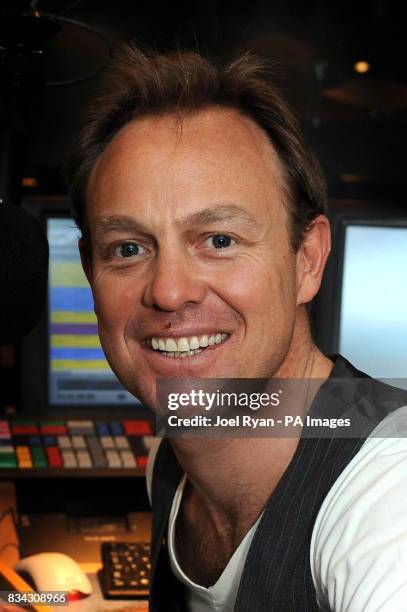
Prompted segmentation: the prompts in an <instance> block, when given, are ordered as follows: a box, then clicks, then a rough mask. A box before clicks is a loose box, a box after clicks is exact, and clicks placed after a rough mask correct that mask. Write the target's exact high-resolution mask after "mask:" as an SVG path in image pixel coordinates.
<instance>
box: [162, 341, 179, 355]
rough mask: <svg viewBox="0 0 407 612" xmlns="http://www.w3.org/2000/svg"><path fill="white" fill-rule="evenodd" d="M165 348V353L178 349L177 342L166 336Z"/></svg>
mask: <svg viewBox="0 0 407 612" xmlns="http://www.w3.org/2000/svg"><path fill="white" fill-rule="evenodd" d="M165 350H166V351H167V353H170V352H173V351H177V350H178V347H177V343H176V342H175V340H173V338H167V342H166V343H165Z"/></svg>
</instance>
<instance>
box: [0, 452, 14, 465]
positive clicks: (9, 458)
mask: <svg viewBox="0 0 407 612" xmlns="http://www.w3.org/2000/svg"><path fill="white" fill-rule="evenodd" d="M15 467H17V460H16V456H15V453H1V454H0V468H15Z"/></svg>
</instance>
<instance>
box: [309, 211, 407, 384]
mask: <svg viewBox="0 0 407 612" xmlns="http://www.w3.org/2000/svg"><path fill="white" fill-rule="evenodd" d="M330 217H331V223H332V230H333V249H332V254H331V256H330V261H329V264H328V266H327V270H326V275H325V278H324V281H323V285H322V287H321V291H320V295H319V296H318V298H317V299H316V300H315V305H314V310H313V315H314V317H313V318H314V326H315V335H316V339H317V341H318V343H319V345H320V346H321V348H322V350H323V351H324V352H326V353H328V354H329V353H338V352H339V353H341V354H342V355H343V356H344V357H346V358H347V359H349V361H351V362H352V363H353V364H354V365H355V366H356V367H357V368H359V369H360V370H362V371H364V372H366V373H367V374H369V375H371V376H374V377H376V378H391V379H406V382H405V384H403V382H402V381H398V385H397V386H401V385H403V386H407V209H403V208H402V207H400V206H399V205H395V204H388V203H387V204H386V203H370V202H333V203H332V205H331V212H330Z"/></svg>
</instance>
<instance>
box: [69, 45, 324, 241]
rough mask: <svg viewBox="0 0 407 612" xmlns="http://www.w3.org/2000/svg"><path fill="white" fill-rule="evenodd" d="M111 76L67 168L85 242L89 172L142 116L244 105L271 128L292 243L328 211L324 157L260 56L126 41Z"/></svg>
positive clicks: (244, 109) (265, 127) (256, 119)
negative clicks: (152, 48) (211, 55)
mask: <svg viewBox="0 0 407 612" xmlns="http://www.w3.org/2000/svg"><path fill="white" fill-rule="evenodd" d="M107 77H108V78H107V82H106V84H105V87H104V90H103V92H102V94H101V95H100V96H99V98H97V99H96V100H95V101H94V102H93V105H92V107H91V109H90V116H89V119H90V121H89V123H88V125H87V126H86V128H85V129H84V130H83V132H82V133H81V135H80V138H79V142H78V143H77V146H76V148H75V151H74V153H73V155H72V156H71V159H70V161H69V163H68V167H67V170H68V172H67V179H68V185H69V191H70V196H71V204H72V211H73V215H74V218H75V221H76V223H77V225H78V227H79V229H80V230H81V232H82V236H83V237H84V238H85V240H86V241H88V240H89V236H88V231H87V222H86V190H87V185H88V180H89V176H90V174H91V172H92V169H93V167H94V165H95V163H96V161H97V159H98V157H99V156H100V155H101V154H102V153H103V151H104V149H105V148H106V146H107V145H108V143H109V142H110V141H111V140H112V139H113V138H114V136H115V134H116V133H117V132H118V131H119V130H120V129H121V128H122V127H123V126H124V125H126V124H127V123H129V122H130V121H132V120H133V119H135V118H137V117H145V116H149V115H150V116H152V115H166V114H174V115H177V116H179V117H180V118H182V117H183V116H185V115H186V114H188V113H192V112H197V111H199V110H203V109H206V108H209V107H212V106H224V107H225V108H231V109H235V110H238V111H239V112H241V113H242V114H244V115H245V116H247V117H249V118H251V119H252V120H253V121H254V122H255V123H257V125H259V126H260V127H261V128H262V129H263V130H264V131H265V132H266V133H267V135H268V137H269V139H270V142H271V143H272V145H273V146H274V148H275V150H276V152H277V155H278V156H279V159H280V161H281V163H282V166H283V168H284V170H285V175H286V181H287V188H288V202H287V205H288V209H289V213H290V219H291V227H290V232H291V242H292V246H293V248H294V250H297V249H298V248H299V246H300V244H301V242H302V240H303V237H304V233H305V231H306V230H307V228H308V226H309V225H310V223H311V222H312V220H313V219H314V218H315V217H316V216H317V215H319V214H320V213H325V212H326V189H325V181H324V179H323V176H322V173H321V170H320V167H319V164H318V162H317V160H316V158H315V157H314V155H313V153H312V152H311V151H310V150H309V149H308V148H307V147H306V146H305V144H304V141H303V138H302V134H301V130H300V128H299V123H298V121H297V119H296V118H295V116H294V115H293V113H292V112H291V110H290V108H289V106H288V105H287V103H286V102H285V100H284V99H283V97H282V96H281V94H280V93H279V92H278V90H277V88H276V87H275V86H274V85H273V84H272V83H271V82H270V80H269V77H268V69H267V65H266V64H265V63H264V62H263V61H262V60H260V59H259V58H256V57H254V56H253V55H251V54H245V55H243V56H241V57H239V58H238V59H236V60H234V61H232V62H230V63H228V64H226V65H222V66H221V65H217V64H215V63H213V62H211V61H209V60H208V59H205V58H204V57H202V56H201V55H199V54H198V53H194V52H182V51H177V52H171V53H166V54H162V53H153V52H145V51H143V52H142V51H140V50H139V49H137V48H136V47H134V46H132V45H123V46H122V47H121V48H120V49H119V50H118V52H117V53H116V54H115V58H114V60H113V62H112V64H111V66H110V69H109V71H108V74H107Z"/></svg>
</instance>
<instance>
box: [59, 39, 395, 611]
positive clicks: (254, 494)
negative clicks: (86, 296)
mask: <svg viewBox="0 0 407 612" xmlns="http://www.w3.org/2000/svg"><path fill="white" fill-rule="evenodd" d="M69 174H70V178H69V180H70V186H71V196H72V202H73V209H74V213H75V217H76V220H77V223H78V226H79V227H80V229H81V231H82V238H81V240H80V243H79V246H80V251H81V257H82V263H83V267H84V270H85V273H86V275H87V278H88V280H89V283H90V285H91V288H92V291H93V296H94V302H95V312H96V314H97V318H98V324H99V334H100V338H101V342H102V346H103V349H104V351H105V353H106V356H107V359H108V361H109V363H110V365H111V367H112V369H113V370H114V372H115V373H116V374H117V376H118V377H119V378H120V380H121V381H122V383H123V384H124V385H125V386H126V387H127V388H128V389H129V390H130V391H131V392H133V393H134V394H135V395H136V396H137V397H139V398H140V399H142V400H143V402H144V403H145V404H146V405H148V406H149V407H151V408H152V409H153V410H155V409H156V404H157V397H156V381H157V379H158V378H207V379H208V378H220V377H222V378H228V379H234V378H277V377H279V378H288V379H318V380H319V381H320V383H322V382H323V381H325V380H327V379H328V380H334V379H339V377H342V378H344V379H347V380H353V379H355V380H356V378H357V376H358V375H359V374H360V373H358V372H357V371H356V370H354V369H353V368H352V366H351V365H350V364H348V363H347V362H346V361H345V360H343V359H342V358H336V359H334V360H330V359H328V358H327V357H325V356H324V355H323V354H322V353H321V352H320V351H319V350H318V349H317V347H316V346H315V344H314V343H313V340H312V336H311V332H310V324H309V320H308V315H307V310H306V305H307V304H308V303H309V302H310V301H311V300H312V298H313V297H314V296H315V294H316V293H317V291H318V288H319V285H320V282H321V277H322V273H323V269H324V265H325V262H326V258H327V256H328V254H329V250H330V232H329V224H328V221H327V218H326V216H325V212H326V201H325V190H324V181H323V179H322V176H321V174H320V171H319V167H318V165H317V163H316V162H315V160H314V158H313V156H312V154H311V153H310V152H309V151H308V150H307V149H306V147H305V146H304V144H303V141H302V138H301V135H300V132H299V129H298V126H297V123H296V121H295V119H294V117H293V116H292V114H291V112H290V111H289V109H288V108H287V106H286V104H285V103H284V101H283V100H282V98H281V97H280V95H279V94H278V92H277V91H276V89H275V88H274V87H273V86H272V85H271V84H270V83H269V82H268V81H267V79H266V78H265V75H264V71H263V69H262V67H261V65H260V64H259V62H258V61H257V60H255V59H253V58H251V57H248V56H245V57H243V58H240V59H239V60H237V61H235V62H233V63H232V64H230V65H228V66H226V67H217V66H215V65H213V64H211V63H209V62H208V61H206V60H205V59H203V58H202V57H200V56H199V55H197V54H192V53H177V54H169V55H154V54H152V55H146V54H142V53H140V52H139V51H138V50H136V49H133V48H131V47H127V48H125V49H124V50H123V51H122V52H121V53H119V54H118V56H117V59H116V62H115V64H114V65H113V67H112V69H111V73H110V89H109V90H108V93H105V94H104V96H103V97H102V98H100V99H99V100H98V101H97V102H96V103H95V105H94V112H93V115H92V118H91V121H90V123H89V126H88V127H87V128H86V130H85V131H84V133H83V135H82V137H81V141H80V143H79V147H78V149H77V152H76V154H75V156H74V157H73V158H72V162H71V166H70V173H69ZM361 376H362V375H361ZM373 382H374V381H373ZM376 385H377V386H375V387H374V388H373V389H370V388H364V389H363V391H361V390H360V389H359V388H358V389H356V391H355V388H352V389H351V390H349V388H348V387H346V385H345V387H346V388H345V387H344V388H343V389H342V387H340V388H341V393H340V397H339V398H338V396H334V395H332V396H330V395H329V393H328V391H327V388H326V385H322V387H321V389H320V391H319V392H318V393H317V396H316V398H315V399H314V402H313V404H312V410H313V411H314V412H315V413H316V414H317V413H318V411H319V413H322V414H327V415H328V416H331V417H332V416H334V417H335V416H336V417H341V416H343V415H344V414H345V413H346V414H348V411H349V409H350V407H351V408H352V409H353V410H354V411H355V413H357V414H358V415H359V413H360V411H362V412H363V410H364V411H365V412H364V413H363V416H364V417H366V419H367V420H368V421H369V426H367V427H366V428H365V431H366V434H368V433H369V432H370V431H371V430H372V429H373V426H374V424H376V423H377V422H378V421H380V420H381V419H382V418H384V417H385V416H386V414H387V412H389V411H390V410H391V409H394V408H396V407H398V406H401V405H402V404H403V403H405V399H404V401H403V399H402V397H401V395H400V396H399V395H398V394H397V392H393V391H389V390H387V389H385V390H383V389H384V387H382V386H380V385H379V383H376ZM324 389H325V390H324ZM389 397H390V398H391V400H392V402H393V404H392V407H391V408H390V407H389V404H386V406H387V407H383V406H382V404H383V401H382V399H383V398H385V399H388V398H389ZM362 404H363V407H362V408H361V407H360V405H362ZM366 405H368V406H372V412H374V414H375V419H373V418H372V419H370V420H369V419H368V418H367V417H369V409H367V410H366ZM310 408H311V407H310V406H309V405H304V406H303V414H305V413H306V412H307V411H308V410H309V409H310ZM361 446H362V441H361V440H358V439H353V438H349V439H346V440H340V439H335V440H329V439H328V440H327V439H323V440H320V439H317V440H315V439H304V438H301V439H300V440H299V439H298V438H296V437H291V438H272V437H269V438H258V437H254V438H246V439H242V438H236V439H227V440H225V439H222V440H219V439H203V438H175V439H173V440H172V441H171V444H170V443H169V442H168V440H164V441H163V442H162V443H161V445H160V446H159V449H158V450H157V452H156V453H155V454H154V456H153V457H152V458H151V460H150V464H149V470H148V473H149V476H148V480H149V482H148V486H149V490H150V494H151V495H152V503H153V553H152V558H153V585H152V592H151V603H150V607H151V610H159V611H161V610H163V611H164V610H165V611H171V610H184V609H187V610H191V611H193V612H198V611H199V612H203V611H209V610H236V611H243V610H245V611H247V612H249V611H250V612H254V611H262V612H266V611H267V612H269V611H272V610H273V611H277V610H278V611H284V612H288V611H290V610H292V611H295V612H305V611H308V610H317V609H320V607H321V608H324V607H325V609H334V610H345V609H346V610H355V612H356V611H357V612H362V611H363V610H366V611H367V610H373V609H375V610H376V609H377V610H378V609H380V610H381V609H383V610H384V609H385V608H369V607H368V604H366V598H365V599H363V597H365V595H364V591H363V589H361V590H358V591H357V595H356V596H355V588H356V587H355V584H360V576H361V575H362V574H363V572H364V575H365V576H366V575H367V576H368V572H367V570H366V567H365V566H363V567H362V568H361V569H360V572H361V573H357V572H356V574H355V575H352V576H351V577H349V576H346V572H347V571H348V570H347V567H348V566H347V565H346V563H347V557H346V551H345V553H344V554H345V556H344V559H345V560H344V561H342V563H341V562H339V563H338V564H337V565H336V566H335V569H332V567H331V566H329V561H330V560H331V559H332V541H335V542H336V541H340V539H341V537H340V536H341V534H338V533H336V532H335V530H333V536H332V537H333V540H332V537H331V540H330V545H329V546H322V545H321V544H320V542H321V541H323V537H324V533H325V532H324V531H322V535H321V532H320V531H318V529H319V527H320V525H321V522H322V524H324V525H328V527H329V526H330V525H331V524H332V523H331V522H330V520H331V519H330V517H329V516H328V517H327V515H326V514H325V515H324V514H323V512H322V515H321V512H320V514H319V515H318V512H319V511H320V510H321V508H322V509H323V508H324V506H323V504H324V501H325V500H326V498H327V496H328V493H330V494H334V493H335V492H336V489H335V486H336V485H337V483H339V482H341V478H342V477H343V475H344V474H345V475H347V474H348V472H349V470H350V469H351V468H352V466H353V463H352V461H353V460H354V457H355V456H356V455H357V454H358V451H359V450H360V448H361ZM364 448H365V447H364ZM369 448H370V447H368V450H369ZM369 452H373V453H374V452H376V451H375V450H374V449H373V450H371V449H370V451H369ZM347 470H348V471H347ZM397 482H398V481H397ZM372 486H373V485H372ZM332 491H333V493H332ZM129 494H131V493H129ZM343 500H344V501H343V503H344V504H345V506H346V501H347V498H346V495H345V496H343ZM351 507H352V508H356V510H355V512H356V514H357V516H358V517H359V516H360V513H361V512H362V514H363V512H365V509H364V507H363V508H362V511H361V510H360V508H359V507H358V506H357V504H356V506H355V505H352V506H351ZM317 515H318V520H317ZM352 517H353V518H352ZM350 518H351V519H352V520H355V518H354V514H351V517H350ZM318 521H319V522H318ZM324 521H325V522H324ZM318 533H320V537H319V539H318V538H316V534H318ZM334 548H335V547H334ZM338 550H339V549H338ZM327 555H328V556H327ZM329 555H331V556H329ZM379 557H380V555H379V554H377V559H379ZM327 564H328V566H329V567H328V569H326V567H327ZM324 568H325V569H324ZM323 569H324V571H323ZM341 572H342V573H341ZM348 573H349V572H348ZM343 576H345V578H344V579H343V583H344V585H345V586H344V588H343V591H340V589H339V591H340V592H339V591H338V589H337V587H336V586H335V585H337V583H338V580H342V578H343ZM367 580H368V581H369V578H367ZM396 582H397V581H396ZM396 586H397V588H399V587H400V584H399V583H398V582H397V585H396ZM386 588H387V587H385V597H388V601H390V599H391V598H392V597H393V595H392V593H393V591H394V590H395V589H396V587H394V584H393V582H392V584H391V585H390V587H388V588H387V590H386ZM396 590H397V589H396ZM389 593H390V595H389ZM355 597H356V599H355ZM358 597H359V598H361V599H358ZM352 598H353V599H352ZM350 600H351V602H352V601H353V602H356V603H354V604H352V605H354V607H352V606H350V607H346V606H348V605H349V601H350ZM338 602H339V603H338ZM361 602H362V604H363V605H362V604H361ZM391 602H392V604H394V599H391ZM389 605H390V604H389ZM355 606H356V607H355ZM361 606H362V607H361ZM363 606H365V607H363ZM387 609H388V610H390V609H392V610H395V609H396V608H390V607H389V608H386V610H387Z"/></svg>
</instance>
